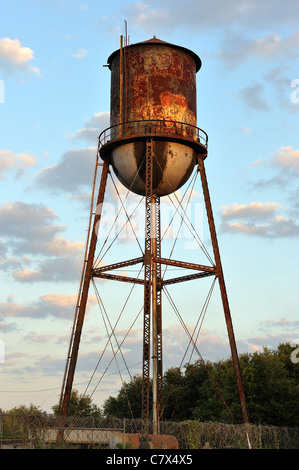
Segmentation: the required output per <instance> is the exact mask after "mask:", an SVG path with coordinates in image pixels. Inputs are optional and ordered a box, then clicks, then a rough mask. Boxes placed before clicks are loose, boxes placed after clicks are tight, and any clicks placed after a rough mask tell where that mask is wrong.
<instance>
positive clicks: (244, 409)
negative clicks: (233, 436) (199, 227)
mask: <svg viewBox="0 0 299 470" xmlns="http://www.w3.org/2000/svg"><path fill="white" fill-rule="evenodd" d="M198 168H199V171H200V176H201V182H202V188H203V194H204V200H205V205H206V211H207V217H208V223H209V229H210V234H211V240H212V245H213V252H214V257H215V263H216V275H217V277H218V280H219V287H220V293H221V298H222V304H223V310H224V316H225V321H226V326H227V332H228V337H229V342H230V349H231V354H232V361H233V366H234V371H235V375H236V381H237V386H238V391H239V397H240V402H241V408H242V414H243V421H244V423H248V422H249V418H248V411H247V405H246V400H245V394H244V390H243V383H242V375H241V369H240V363H239V358H238V352H237V346H236V341H235V335H234V330H233V324H232V319H231V314H230V307H229V302H228V297H227V292H226V286H225V282H224V276H223V270H222V264H221V258H220V251H219V246H218V240H217V235H216V229H215V223H214V217H213V211H212V205H211V200H210V194H209V188H208V183H207V177H206V172H205V167H204V162H203V160H202V158H201V156H200V155H199V163H198Z"/></svg>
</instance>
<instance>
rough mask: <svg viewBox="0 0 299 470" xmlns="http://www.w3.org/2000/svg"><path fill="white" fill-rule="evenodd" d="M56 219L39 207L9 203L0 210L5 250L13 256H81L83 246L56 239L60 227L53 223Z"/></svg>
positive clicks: (22, 203) (80, 243) (59, 237)
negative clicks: (6, 247) (5, 243)
mask: <svg viewBox="0 0 299 470" xmlns="http://www.w3.org/2000/svg"><path fill="white" fill-rule="evenodd" d="M56 219H57V215H56V214H55V213H54V212H53V211H52V210H51V209H49V208H47V207H45V206H44V205H42V204H28V203H25V202H22V201H17V202H14V203H12V202H10V203H6V204H4V205H3V206H2V207H1V208H0V227H1V235H2V237H3V238H6V239H8V240H9V243H8V244H7V246H9V248H10V250H11V251H12V252H13V253H15V254H20V253H21V254H24V253H31V254H38V253H39V254H44V255H45V254H46V255H54V256H67V255H69V254H70V253H72V254H73V255H74V254H78V253H79V252H81V250H82V247H83V242H70V241H68V240H66V239H65V238H63V237H61V236H58V235H57V234H58V233H59V232H62V231H64V229H65V227H64V226H63V225H56V224H55V223H54V222H55V221H56Z"/></svg>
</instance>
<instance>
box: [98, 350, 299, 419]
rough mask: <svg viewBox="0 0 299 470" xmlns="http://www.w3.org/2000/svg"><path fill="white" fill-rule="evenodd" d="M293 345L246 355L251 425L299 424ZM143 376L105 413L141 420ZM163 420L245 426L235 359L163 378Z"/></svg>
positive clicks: (192, 367)
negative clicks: (233, 362) (240, 424)
mask: <svg viewBox="0 0 299 470" xmlns="http://www.w3.org/2000/svg"><path fill="white" fill-rule="evenodd" d="M293 351H294V347H292V346H291V345H290V344H289V343H283V344H280V345H279V346H278V347H277V349H276V350H272V349H269V348H267V347H264V348H263V350H262V351H258V352H254V353H245V354H241V355H240V357H239V360H240V367H241V370H242V379H243V387H244V392H245V396H246V403H247V408H248V414H249V419H250V422H251V423H252V424H261V425H273V426H290V427H292V426H299V363H298V362H294V361H292V360H291V354H292V352H293ZM141 390H142V378H141V377H140V376H135V377H133V378H132V379H131V380H130V381H129V382H127V383H124V384H123V386H122V387H121V389H120V390H119V392H118V394H117V396H116V397H112V396H110V397H109V398H108V399H107V400H106V401H105V403H104V406H103V413H104V414H105V415H112V416H115V417H118V418H132V417H134V418H140V417H141ZM163 419H164V420H174V421H184V420H200V421H202V422H207V421H217V422H224V423H242V410H241V405H240V400H239V395H238V389H237V385H236V379H235V374H234V369H233V365H232V360H231V359H226V360H220V361H217V362H210V361H208V362H205V363H203V362H202V361H200V360H199V361H197V362H195V363H194V364H186V365H185V367H184V368H183V369H181V368H178V367H173V368H170V369H168V370H167V371H166V372H165V373H164V378H163Z"/></svg>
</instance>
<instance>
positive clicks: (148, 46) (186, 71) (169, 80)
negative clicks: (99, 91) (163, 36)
mask: <svg viewBox="0 0 299 470" xmlns="http://www.w3.org/2000/svg"><path fill="white" fill-rule="evenodd" d="M125 61H126V63H125V69H126V74H125V76H124V83H125V85H124V91H123V93H124V97H125V98H124V99H125V103H126V119H125V120H126V121H136V120H146V119H162V120H163V119H168V120H173V121H181V122H184V123H188V124H192V125H196V71H197V67H198V64H196V61H195V59H194V56H193V55H192V54H191V53H190V51H188V50H186V49H184V48H180V47H176V46H173V45H168V43H164V42H163V41H159V40H156V41H153V42H151V41H148V42H145V43H140V44H135V45H133V46H128V48H127V49H126V54H125ZM109 66H110V69H111V126H113V125H115V124H118V123H119V122H121V117H120V105H119V103H120V90H119V78H120V54H119V51H116V52H115V53H114V54H112V56H110V62H109Z"/></svg>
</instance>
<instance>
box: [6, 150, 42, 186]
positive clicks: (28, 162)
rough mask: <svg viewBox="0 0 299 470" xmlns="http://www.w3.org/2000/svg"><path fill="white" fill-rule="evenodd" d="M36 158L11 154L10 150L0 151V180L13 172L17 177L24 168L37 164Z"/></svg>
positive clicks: (25, 154) (21, 154) (22, 154)
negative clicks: (4, 175) (5, 174)
mask: <svg viewBox="0 0 299 470" xmlns="http://www.w3.org/2000/svg"><path fill="white" fill-rule="evenodd" d="M37 160H38V159H37V157H36V156H35V155H30V154H27V153H13V152H12V151H11V150H0V179H2V178H3V174H4V173H6V172H8V171H11V170H15V171H16V172H17V175H19V174H20V173H21V172H22V171H23V170H24V169H25V168H27V167H32V166H35V165H36V164H37Z"/></svg>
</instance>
